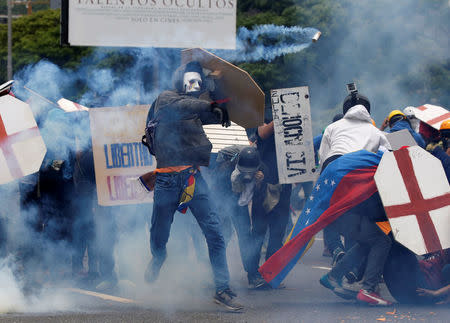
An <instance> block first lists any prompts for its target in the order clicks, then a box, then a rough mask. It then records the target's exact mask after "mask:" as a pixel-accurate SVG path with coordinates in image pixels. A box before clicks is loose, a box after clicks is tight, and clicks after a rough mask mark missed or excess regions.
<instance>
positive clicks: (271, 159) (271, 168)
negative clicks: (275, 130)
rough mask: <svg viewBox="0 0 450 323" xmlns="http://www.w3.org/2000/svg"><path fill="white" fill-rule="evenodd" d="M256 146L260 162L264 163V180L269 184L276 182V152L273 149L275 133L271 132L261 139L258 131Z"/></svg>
mask: <svg viewBox="0 0 450 323" xmlns="http://www.w3.org/2000/svg"><path fill="white" fill-rule="evenodd" d="M256 136H257V142H256V145H257V148H258V152H259V156H260V159H261V162H262V163H263V164H264V170H263V171H264V181H265V182H267V183H270V184H278V167H277V153H276V149H275V135H274V134H271V135H270V136H269V137H268V138H267V139H262V138H261V137H260V136H259V134H258V131H256Z"/></svg>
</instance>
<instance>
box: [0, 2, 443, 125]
mask: <svg viewBox="0 0 450 323" xmlns="http://www.w3.org/2000/svg"><path fill="white" fill-rule="evenodd" d="M5 3H6V2H5V1H4V0H0V11H1V10H3V9H4V8H5V7H4V6H3V7H2V5H3V4H5ZM237 9H238V12H237V27H238V28H239V27H246V28H247V29H250V30H251V29H253V28H254V27H255V26H256V25H264V24H275V25H280V26H286V27H291V26H300V27H314V28H317V29H319V30H320V31H321V32H322V37H321V39H320V40H319V41H318V42H317V43H313V44H311V46H310V47H308V48H307V49H305V50H303V51H301V52H298V53H294V54H288V55H284V56H281V57H277V58H275V59H273V60H272V61H270V62H268V61H258V62H244V63H241V64H239V66H240V67H242V68H243V69H245V70H246V71H248V72H249V73H250V75H252V76H253V78H254V79H255V80H256V82H257V83H258V84H259V85H260V86H261V88H262V89H263V90H264V91H265V92H266V93H267V94H268V93H269V91H270V89H274V88H283V87H294V86H302V85H308V86H309V88H310V93H311V107H312V113H313V120H319V122H318V124H317V125H315V129H316V130H317V129H322V127H323V126H325V125H326V124H327V123H328V122H329V121H330V119H331V117H332V115H334V114H335V113H336V112H338V110H340V104H341V101H342V99H343V97H344V96H345V94H346V93H345V83H347V82H349V81H356V82H357V83H358V86H360V89H361V91H362V92H363V93H364V94H368V95H369V96H370V98H371V99H372V98H373V103H374V104H373V106H374V114H375V116H377V113H378V114H379V116H378V118H379V119H381V118H382V115H383V114H385V113H386V112H387V111H388V110H389V109H391V108H392V107H393V105H396V107H402V106H406V105H419V104H424V103H427V102H429V103H435V104H438V105H442V106H444V107H447V108H448V107H449V103H450V88H449V87H450V85H449V84H450V58H449V43H448V34H449V32H450V24H449V23H448V22H449V21H450V9H449V6H448V1H447V0H411V1H409V2H392V1H390V0H377V1H370V0H361V1H353V0H342V1H332V0H277V1H270V0H239V1H237ZM15 10H18V7H17V8H15ZM59 39H60V27H59V11H58V10H45V11H40V12H37V13H34V14H33V15H31V16H24V17H22V18H19V19H17V20H15V21H14V24H13V63H14V71H19V70H20V69H22V68H23V67H25V66H27V65H29V64H34V63H36V62H38V61H39V60H41V59H46V60H48V61H50V62H52V63H55V64H56V65H58V66H60V67H64V68H76V67H78V66H79V64H80V62H81V61H82V59H83V58H85V57H87V56H88V55H90V54H91V53H92V51H93V49H92V48H87V47H61V46H60V45H59ZM6 41H7V39H6V25H0V82H4V81H6V54H7V53H6V51H7V46H6ZM166 51H167V52H168V50H166ZM161 52H162V51H161ZM163 56H164V55H163ZM135 59H136V57H135V56H134V54H133V50H132V49H131V50H129V51H123V50H122V51H118V50H116V49H114V48H111V49H104V50H103V55H102V57H101V59H99V60H97V61H96V60H95V58H94V59H92V60H91V63H92V64H91V65H92V66H91V67H90V68H94V69H95V68H98V69H111V70H112V71H113V72H114V77H116V78H117V79H120V78H127V77H130V75H128V74H127V73H128V70H129V67H130V66H132V65H133V64H134V63H135ZM150 65H151V64H150ZM150 65H149V69H151V66H150ZM144 74H145V73H143V75H144ZM147 78H148V77H147ZM145 82H146V81H145V80H144V81H143V83H145ZM148 82H151V80H149V81H148ZM144 88H146V87H145V84H144ZM147 88H148V89H149V90H151V86H150V87H147ZM399 91H400V92H402V93H403V94H404V95H402V97H400V96H398V95H397V93H399ZM367 92H368V93H367ZM315 122H316V121H315Z"/></svg>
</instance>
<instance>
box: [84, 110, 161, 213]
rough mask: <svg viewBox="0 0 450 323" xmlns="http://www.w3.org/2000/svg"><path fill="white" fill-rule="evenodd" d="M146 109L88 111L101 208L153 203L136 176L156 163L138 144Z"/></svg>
mask: <svg viewBox="0 0 450 323" xmlns="http://www.w3.org/2000/svg"><path fill="white" fill-rule="evenodd" d="M148 109H149V106H148V105H138V106H133V107H128V106H125V107H114V108H95V109H89V118H90V123H91V133H92V148H93V154H94V167H95V181H96V185H97V197H98V203H99V204H100V205H103V206H113V205H125V204H140V203H149V202H152V201H153V194H151V193H144V192H143V190H142V187H141V186H140V185H141V184H140V183H139V182H138V180H137V179H138V177H139V176H141V175H142V174H144V173H147V172H150V171H152V170H154V169H155V166H156V161H155V159H154V157H153V156H151V155H150V153H149V151H148V149H147V147H145V146H144V145H143V144H142V142H141V138H142V134H143V133H144V128H145V121H146V119H147V113H148Z"/></svg>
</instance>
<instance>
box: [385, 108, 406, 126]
mask: <svg viewBox="0 0 450 323" xmlns="http://www.w3.org/2000/svg"><path fill="white" fill-rule="evenodd" d="M403 119H406V116H405V114H404V113H403V112H401V111H400V110H392V111H391V113H389V115H388V122H389V126H390V127H392V126H393V125H394V123H396V122H397V121H399V120H403Z"/></svg>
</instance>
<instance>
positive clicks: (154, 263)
mask: <svg viewBox="0 0 450 323" xmlns="http://www.w3.org/2000/svg"><path fill="white" fill-rule="evenodd" d="M163 263H164V260H163V261H159V260H156V259H155V258H152V260H150V262H149V263H148V266H147V269H146V270H145V274H144V279H145V281H146V282H147V283H149V284H151V283H153V282H154V281H156V280H157V279H158V276H159V271H160V270H161V266H162V264H163Z"/></svg>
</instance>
